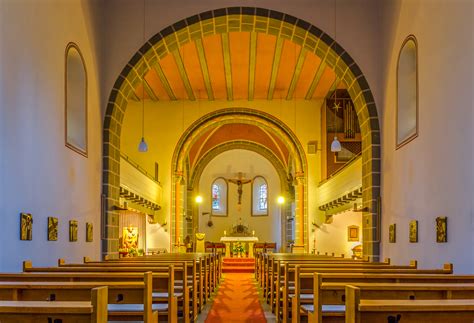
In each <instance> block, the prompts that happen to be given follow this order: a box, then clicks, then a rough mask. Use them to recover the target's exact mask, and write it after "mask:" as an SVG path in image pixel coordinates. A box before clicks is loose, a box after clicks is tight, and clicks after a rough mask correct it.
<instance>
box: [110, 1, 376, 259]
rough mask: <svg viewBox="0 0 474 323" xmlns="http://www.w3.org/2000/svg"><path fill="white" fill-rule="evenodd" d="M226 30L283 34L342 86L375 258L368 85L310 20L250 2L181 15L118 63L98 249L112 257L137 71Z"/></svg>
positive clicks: (368, 246) (367, 251)
mask: <svg viewBox="0 0 474 323" xmlns="http://www.w3.org/2000/svg"><path fill="white" fill-rule="evenodd" d="M229 31H253V32H262V33H268V34H272V35H276V36H277V37H284V38H286V39H289V40H291V41H293V42H295V43H297V44H299V45H301V46H303V47H304V48H305V49H307V50H308V51H312V52H314V53H315V54H316V55H318V56H319V57H321V58H323V56H324V57H325V58H326V60H325V62H326V63H327V65H328V66H329V67H330V68H332V69H333V70H334V72H335V73H336V75H337V77H338V78H339V79H340V80H342V81H343V82H344V83H345V85H346V86H347V90H348V92H349V94H350V96H351V99H352V101H353V102H354V106H355V109H356V113H357V116H358V118H359V124H360V126H361V131H362V150H363V152H362V162H363V178H362V184H363V204H364V209H365V210H367V211H366V212H364V213H363V251H364V256H369V257H370V258H371V259H375V260H377V259H378V256H379V241H378V239H377V236H378V235H379V234H378V233H379V231H378V229H379V227H380V223H379V221H378V220H377V219H378V218H377V209H378V199H379V196H380V151H381V149H380V148H381V147H380V129H379V120H378V116H377V109H376V105H375V102H374V98H373V95H372V92H371V90H370V87H369V84H368V82H367V80H366V78H365V76H364V75H363V73H362V71H361V69H360V68H359V66H358V65H357V64H356V63H355V61H354V60H353V59H352V57H351V56H350V55H349V53H347V52H346V51H345V50H344V49H343V48H342V47H341V46H340V45H339V44H338V43H336V42H335V41H334V40H333V39H332V38H331V37H330V36H329V35H328V34H326V33H324V32H323V31H322V30H320V29H319V28H317V27H315V26H313V25H311V24H310V23H308V22H306V21H304V20H301V19H298V18H296V17H293V16H291V15H287V14H284V13H281V12H277V11H273V10H267V9H262V8H252V7H231V8H222V9H216V10H212V11H207V12H204V13H201V14H197V15H194V16H192V17H189V18H186V19H183V20H181V21H178V22H176V23H175V24H173V25H171V26H168V27H166V28H165V29H163V30H162V31H160V32H159V33H157V34H156V35H154V36H153V37H151V38H150V39H149V40H148V41H147V42H146V43H145V44H144V45H143V46H142V47H141V48H140V49H139V50H138V51H137V52H136V53H135V54H134V55H133V57H132V58H131V59H130V61H129V62H128V63H127V65H126V66H125V67H124V68H123V70H122V72H121V73H120V75H119V76H118V77H117V80H116V82H115V84H114V87H113V89H112V91H111V93H110V96H109V100H108V105H107V109H106V114H105V119H104V136H103V138H104V147H103V168H104V171H103V194H104V195H105V205H104V206H105V210H106V212H104V215H103V216H104V219H103V220H104V221H103V223H104V226H105V227H104V228H103V232H104V236H103V240H102V243H103V245H102V252H103V254H104V255H106V254H109V255H111V256H112V257H114V256H118V247H119V245H118V212H117V211H115V210H114V209H115V206H116V205H117V204H118V201H119V191H120V174H119V172H120V170H119V169H120V168H119V165H120V157H119V156H120V134H121V127H122V122H123V117H124V114H125V111H126V108H127V103H128V101H129V99H131V98H132V97H133V93H134V89H135V87H136V86H137V85H138V83H140V82H141V77H140V75H143V73H144V71H147V70H149V69H150V68H151V67H152V66H153V64H154V63H156V62H157V61H158V60H159V59H160V58H163V57H164V56H166V55H167V54H168V53H169V52H171V51H173V50H176V49H178V48H179V47H180V46H182V45H184V44H186V43H187V42H189V41H191V40H192V39H194V38H195V37H203V36H206V35H211V34H217V33H226V32H229Z"/></svg>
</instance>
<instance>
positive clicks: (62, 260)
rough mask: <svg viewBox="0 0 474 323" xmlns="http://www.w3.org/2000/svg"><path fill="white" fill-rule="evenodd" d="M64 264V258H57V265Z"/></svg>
mask: <svg viewBox="0 0 474 323" xmlns="http://www.w3.org/2000/svg"><path fill="white" fill-rule="evenodd" d="M64 264H66V260H64V258H59V259H58V267H60V266H62V265H64Z"/></svg>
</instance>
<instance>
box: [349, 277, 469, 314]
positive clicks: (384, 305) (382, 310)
mask: <svg viewBox="0 0 474 323" xmlns="http://www.w3.org/2000/svg"><path fill="white" fill-rule="evenodd" d="M346 296H347V297H346V318H345V322H346V323H376V322H377V323H378V322H390V320H391V321H392V322H398V321H400V322H403V323H415V322H416V323H423V322H427V323H428V322H429V323H441V322H442V323H446V322H456V323H472V322H473V321H474V300H473V299H448V300H446V299H443V300H433V299H430V300H365V299H361V295H360V289H359V288H357V287H355V286H351V285H348V286H346ZM389 317H391V318H389Z"/></svg>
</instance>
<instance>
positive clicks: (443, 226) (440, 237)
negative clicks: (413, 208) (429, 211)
mask: <svg viewBox="0 0 474 323" xmlns="http://www.w3.org/2000/svg"><path fill="white" fill-rule="evenodd" d="M436 242H438V243H444V242H448V218H447V217H445V216H444V217H441V216H439V217H437V218H436Z"/></svg>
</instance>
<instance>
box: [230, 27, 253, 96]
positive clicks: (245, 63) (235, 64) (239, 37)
mask: <svg viewBox="0 0 474 323" xmlns="http://www.w3.org/2000/svg"><path fill="white" fill-rule="evenodd" d="M229 41H230V53H231V54H230V56H231V65H232V88H233V94H234V99H236V100H238V99H247V97H248V78H249V54H250V33H248V32H232V33H229Z"/></svg>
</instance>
